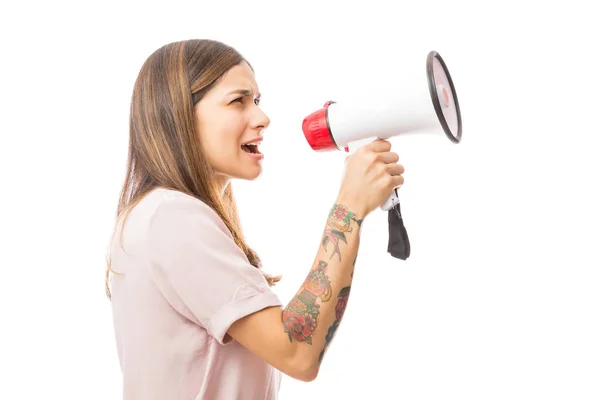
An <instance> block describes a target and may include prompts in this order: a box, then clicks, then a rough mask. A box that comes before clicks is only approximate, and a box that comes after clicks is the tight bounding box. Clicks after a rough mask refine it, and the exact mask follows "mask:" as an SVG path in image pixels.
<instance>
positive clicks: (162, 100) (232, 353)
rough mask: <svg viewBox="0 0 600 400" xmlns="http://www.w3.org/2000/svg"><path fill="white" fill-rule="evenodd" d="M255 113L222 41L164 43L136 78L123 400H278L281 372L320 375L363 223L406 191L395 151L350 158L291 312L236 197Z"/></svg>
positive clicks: (119, 324)
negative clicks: (251, 240)
mask: <svg viewBox="0 0 600 400" xmlns="http://www.w3.org/2000/svg"><path fill="white" fill-rule="evenodd" d="M259 100H260V93H259V89H258V85H257V83H256V81H255V79H254V73H253V69H252V67H251V66H250V64H249V63H248V62H247V61H246V60H245V59H244V58H243V57H242V56H241V55H240V54H239V53H238V52H237V51H236V50H234V49H233V48H231V47H229V46H227V45H225V44H223V43H220V42H217V41H212V40H189V41H182V42H177V43H171V44H168V45H166V46H164V47H162V48H160V49H158V50H157V51H156V52H154V53H153V54H152V55H151V56H150V57H149V58H148V59H147V60H146V62H145V63H144V64H143V66H142V68H141V70H140V72H139V76H138V78H137V80H136V82H135V86H134V90H133V96H132V99H131V110H130V112H131V115H130V127H129V134H130V139H129V157H128V168H127V175H126V179H125V182H124V186H123V189H122V193H121V198H120V201H119V205H118V210H117V221H116V224H115V233H118V234H115V235H113V238H112V242H111V245H110V251H109V258H108V268H107V282H106V284H107V295H108V296H109V298H111V304H112V310H113V315H114V329H115V338H116V344H117V352H118V356H119V360H120V364H121V368H122V371H123V396H124V399H144V400H151V399H170V400H174V399H213V400H219V399H226V400H230V399H231V400H233V399H237V400H244V399H276V398H277V392H278V390H279V385H280V382H281V372H283V373H285V374H287V375H289V376H291V377H293V378H295V379H299V380H302V381H311V380H313V379H315V377H316V376H317V373H318V371H319V366H320V364H321V362H322V360H323V356H324V354H325V351H326V349H327V346H329V344H330V343H331V340H332V339H333V336H334V333H335V331H336V329H337V327H338V325H339V324H340V321H341V319H342V316H343V314H344V310H345V308H346V304H347V301H348V296H349V294H350V286H351V283H352V277H353V269H354V262H355V260H356V255H357V251H358V246H359V234H360V227H361V222H362V221H363V219H364V218H365V217H366V216H367V215H368V214H369V213H370V212H371V211H372V210H374V209H375V208H377V207H378V206H379V205H380V204H382V203H383V201H384V200H385V199H386V198H387V196H388V195H389V194H390V193H391V191H392V190H393V188H394V187H398V186H400V185H402V184H403V182H404V180H403V177H402V173H403V172H404V168H403V167H402V165H400V164H398V163H397V161H398V155H397V154H396V153H393V152H390V149H391V145H390V143H389V142H388V141H385V140H376V141H373V142H371V143H369V144H367V145H365V146H363V147H361V148H360V149H358V150H357V151H356V152H355V153H354V154H353V155H351V156H349V157H347V158H346V164H345V172H344V178H343V181H342V184H341V186H340V190H339V195H338V197H337V199H336V201H335V203H334V204H331V205H330V206H328V208H329V210H328V211H329V215H328V217H327V220H326V222H325V227H324V232H323V236H322V237H320V238H318V240H319V241H318V246H319V247H318V251H317V254H316V256H315V259H314V263H313V265H312V266H307V277H306V279H305V281H304V282H298V284H299V290H298V292H297V294H296V295H295V296H294V297H293V298H292V299H291V301H290V302H289V303H287V304H286V305H285V307H284V306H283V305H282V303H281V302H280V301H279V299H278V298H277V296H276V295H275V294H274V293H273V292H272V291H271V289H270V286H272V285H273V284H274V283H275V282H277V281H278V280H279V279H280V277H273V276H270V275H267V274H266V273H264V272H263V270H262V268H261V263H260V259H259V257H258V255H257V254H256V253H255V252H254V251H253V250H252V249H251V248H250V247H249V246H248V244H247V243H246V242H245V240H244V237H243V234H242V229H241V227H240V223H239V219H238V215H237V210H236V203H235V199H234V196H233V193H232V191H231V186H230V185H229V183H230V180H231V179H245V180H253V179H255V178H257V177H258V176H259V175H260V172H261V159H262V154H261V153H260V151H259V150H258V148H259V143H260V142H261V140H262V139H263V132H264V130H265V129H266V128H267V127H268V126H269V118H268V117H267V116H266V115H265V114H264V113H263V112H262V111H261V109H260V107H259ZM315 244H317V238H315ZM285 263H286V261H285V260H281V264H282V265H284V264H285ZM280 267H281V266H278V268H280ZM111 271H112V272H113V273H114V274H113V275H110V277H111V278H112V279H111V280H110V285H109V272H111Z"/></svg>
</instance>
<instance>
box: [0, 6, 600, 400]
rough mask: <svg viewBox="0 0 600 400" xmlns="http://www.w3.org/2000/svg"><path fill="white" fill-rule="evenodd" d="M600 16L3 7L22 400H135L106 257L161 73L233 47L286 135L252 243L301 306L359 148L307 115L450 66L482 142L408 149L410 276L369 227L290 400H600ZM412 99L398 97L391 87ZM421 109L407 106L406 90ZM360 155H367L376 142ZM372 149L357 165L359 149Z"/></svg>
mask: <svg viewBox="0 0 600 400" xmlns="http://www.w3.org/2000/svg"><path fill="white" fill-rule="evenodd" d="M591 4H592V3H589V2H585V1H570V2H541V1H539V2H533V1H503V2H493V3H489V2H478V3H475V2H473V3H472V4H470V2H469V1H453V2H443V1H436V2H433V1H419V2H416V1H413V2H381V1H369V2H360V3H350V2H341V1H340V2H329V1H303V2H296V3H288V2H275V1H272V2H266V1H252V2H239V3H235V2H216V1H215V2H212V1H211V2H205V1H190V2H175V1H169V2H166V1H165V2H126V1H124V2H107V1H103V2H70V3H67V2H60V1H59V2H56V1H53V2H41V1H37V2H28V3H19V5H16V3H13V4H12V5H3V6H1V10H0V20H1V23H0V30H1V33H2V35H1V36H0V37H1V39H0V41H1V43H2V46H1V55H0V57H1V63H0V71H1V73H0V84H1V86H0V87H1V93H2V95H1V97H0V101H1V102H2V104H1V105H2V107H1V111H0V115H1V117H0V132H1V138H2V141H1V144H0V154H1V157H0V166H1V168H0V174H1V179H2V189H1V193H2V195H1V196H0V199H1V201H2V204H1V208H0V232H1V235H2V237H1V242H0V243H1V258H0V265H1V266H2V283H3V284H2V290H1V291H0V296H1V298H0V300H1V303H0V304H1V307H2V313H1V315H2V317H1V320H2V325H3V327H2V328H1V329H0V335H1V340H0V369H1V370H0V372H1V378H0V382H1V383H0V398H2V399H34V398H53V399H54V398H56V399H90V400H91V399H118V398H121V381H120V378H121V377H120V369H119V364H118V359H117V354H116V349H115V345H114V339H113V331H112V319H111V318H112V317H111V312H110V304H109V301H108V300H107V299H106V297H105V296H104V287H103V285H104V256H105V251H106V246H107V241H108V238H109V236H110V233H111V229H112V224H113V222H114V212H115V210H116V204H117V199H118V191H119V189H120V186H121V183H122V179H123V177H124V173H125V165H126V164H125V162H126V155H127V144H128V111H129V108H128V107H129V99H130V95H131V91H132V88H133V84H134V81H135V78H136V75H137V73H138V71H139V68H140V67H141V65H142V63H143V61H144V60H145V59H146V57H147V56H148V55H150V53H151V52H153V51H154V50H156V49H157V48H158V47H160V46H162V45H164V44H166V43H169V42H172V41H176V40H183V39H189V38H210V39H216V40H221V41H223V42H225V43H227V44H230V45H232V46H234V47H235V48H236V49H238V50H239V51H240V52H241V53H242V54H243V55H244V56H246V57H247V58H248V59H249V60H250V62H251V63H252V64H253V66H254V68H255V70H256V78H257V82H258V84H259V87H260V90H261V92H262V94H263V102H262V104H263V109H264V110H265V111H266V112H267V114H268V115H269V116H270V118H271V121H272V123H271V126H270V127H269V129H268V130H267V131H266V132H265V141H264V145H263V146H262V152H263V153H264V154H265V160H264V162H263V166H264V170H263V174H262V175H261V177H260V178H259V179H257V180H256V181H254V182H243V181H234V182H233V185H234V188H235V192H236V196H237V200H238V203H239V208H240V213H241V218H242V223H243V227H244V230H245V234H246V236H247V239H248V241H249V243H250V244H251V246H253V247H254V248H255V249H256V250H257V251H258V253H259V254H260V255H261V257H262V259H263V263H264V266H265V269H266V270H267V271H269V272H271V273H282V274H284V279H283V281H282V282H280V284H278V285H277V286H276V287H275V289H274V290H275V291H276V293H277V294H278V295H279V296H280V297H281V299H282V301H284V302H285V303H287V302H288V301H289V300H290V299H291V298H292V296H293V295H294V294H295V292H296V290H297V289H298V287H299V285H300V284H301V282H302V280H303V279H304V278H305V277H306V274H307V272H308V270H309V268H310V266H311V263H312V261H313V258H314V256H315V254H316V251H317V250H318V246H319V239H320V237H321V234H322V229H323V227H324V224H325V221H326V217H327V213H328V211H329V207H330V206H331V204H332V202H333V201H334V200H335V196H336V194H337V190H338V188H339V182H340V178H341V173H342V167H343V160H344V156H345V154H344V153H342V152H332V153H324V154H322V153H315V152H313V151H312V150H311V149H310V148H309V146H308V144H307V143H306V141H305V139H304V137H303V134H302V131H301V122H302V119H303V118H304V117H305V116H306V115H307V114H309V113H311V112H312V111H314V110H316V109H318V108H320V107H321V106H322V105H323V103H324V102H325V101H327V100H339V99H344V98H345V99H348V98H353V96H359V95H360V96H363V97H362V99H363V100H364V102H365V104H369V102H370V101H376V97H374V96H371V97H369V95H368V93H369V88H371V87H387V86H386V84H387V83H388V81H393V79H391V78H393V76H394V75H395V74H402V73H403V68H408V66H409V65H414V64H415V63H417V64H423V65H424V60H425V57H426V55H427V53H428V52H429V51H430V50H436V51H438V52H439V53H440V54H441V55H442V57H443V58H444V60H445V61H446V63H447V64H448V67H449V69H450V72H451V75H452V78H453V80H454V83H455V85H456V91H457V93H458V96H459V104H460V107H461V110H462V116H463V141H462V143H460V144H459V145H455V144H452V143H451V142H450V141H448V140H447V139H446V138H445V137H444V136H442V135H440V136H436V135H423V136H416V135H415V136H410V137H409V136H406V137H395V138H392V139H390V141H391V142H392V149H393V150H394V151H396V152H398V153H399V155H400V163H402V164H403V165H404V166H405V168H406V173H405V174H404V176H405V179H406V183H405V185H404V186H403V187H402V189H401V202H402V211H403V215H404V220H405V226H406V228H407V230H408V234H409V237H410V240H411V245H412V254H411V257H410V258H409V259H408V260H407V261H401V260H397V259H394V258H392V257H391V256H390V255H389V254H387V252H386V248H387V239H388V236H387V228H388V226H387V213H384V212H382V211H379V212H377V211H376V212H374V213H373V214H371V215H370V216H369V217H368V218H367V220H366V221H365V223H364V225H363V234H362V244H361V247H360V249H359V256H358V261H357V264H356V272H355V275H354V283H353V289H352V295H351V298H350V302H349V304H348V309H347V312H346V314H345V317H344V321H343V322H342V325H341V326H340V329H339V330H338V332H337V335H336V338H335V339H334V342H333V343H332V345H331V346H330V348H329V350H328V354H327V357H326V359H325V360H324V362H323V365H322V368H321V373H320V375H319V376H318V378H317V379H316V380H315V381H314V382H311V383H303V382H299V381H295V380H293V379H291V378H289V377H284V378H283V382H282V387H281V392H280V397H281V399H284V400H294V399H307V398H311V399H332V398H346V397H348V396H352V397H353V398H376V399H410V400H434V399H435V400H439V399H461V400H466V399H473V400H475V399H477V400H480V399H486V400H487V399H527V400H529V399H578V400H584V399H586V400H587V399H598V398H600V340H599V338H600V289H599V288H600V270H599V269H600V256H599V255H598V250H599V248H600V233H599V228H598V227H599V226H600V225H599V224H600V215H599V214H600V213H599V211H598V204H600V196H599V194H598V183H599V179H598V173H599V172H600V161H599V159H600V157H599V156H598V154H599V148H600V138H599V137H600V128H599V116H600V81H599V80H598V73H597V68H598V65H599V64H600V57H599V56H598V52H597V49H598V45H597V40H598V38H599V37H600V28H598V23H597V18H596V17H595V16H594V15H597V14H594V12H592V5H591ZM389 90H390V91H393V87H391V88H389ZM397 95H398V96H402V95H403V93H401V92H398V93H397ZM355 147H356V146H354V148H355ZM351 150H352V149H351Z"/></svg>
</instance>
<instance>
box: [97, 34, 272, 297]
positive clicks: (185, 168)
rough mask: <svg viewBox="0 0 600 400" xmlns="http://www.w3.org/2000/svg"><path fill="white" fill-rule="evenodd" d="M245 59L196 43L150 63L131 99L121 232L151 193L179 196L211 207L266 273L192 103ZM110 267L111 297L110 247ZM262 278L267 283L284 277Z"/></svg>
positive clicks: (216, 45) (177, 45)
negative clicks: (205, 146)
mask: <svg viewBox="0 0 600 400" xmlns="http://www.w3.org/2000/svg"><path fill="white" fill-rule="evenodd" d="M243 61H246V60H245V59H244V58H243V57H242V56H241V54H240V53H238V52H237V51H236V50H235V49H233V48H231V47H230V46H227V45H226V44H224V43H221V42H218V41H214V40H207V39H205V40H200V39H194V40H186V41H179V42H174V43H170V44H167V45H165V46H163V47H161V48H159V49H158V50H156V51H155V52H154V53H152V54H151V55H150V56H149V57H148V59H147V60H146V61H145V62H144V64H143V65H142V67H141V70H140V72H139V74H138V77H137V79H136V81H135V85H134V88H133V95H132V97H131V108H130V117H129V153H128V159H127V173H126V176H125V181H124V183H123V187H122V189H121V194H120V198H119V202H118V207H117V222H116V224H115V231H116V227H117V226H118V225H119V221H122V222H123V224H122V228H123V227H124V224H125V221H126V220H127V216H128V215H129V213H130V212H131V210H132V209H133V208H134V207H135V205H136V204H138V203H139V201H140V200H142V199H143V198H144V197H145V196H146V195H147V194H148V193H150V192H151V191H152V190H153V189H155V188H158V187H163V188H167V189H173V190H178V191H180V192H183V193H185V194H188V195H190V196H193V197H195V198H197V199H199V200H201V201H203V202H204V203H205V204H207V205H208V206H209V207H211V208H212V209H213V210H214V211H215V212H216V213H217V214H218V215H219V217H221V219H222V220H223V222H224V223H225V225H226V226H227V228H228V229H229V231H230V232H231V234H232V236H233V239H234V241H235V243H236V244H237V245H238V246H239V247H240V249H242V251H243V252H244V253H245V254H246V256H247V257H248V260H249V261H250V263H251V264H252V265H254V266H255V267H256V268H261V263H260V258H259V257H258V255H257V254H256V252H254V250H252V249H251V248H250V247H249V246H248V244H247V243H246V241H245V239H244V235H243V233H242V227H241V225H240V220H239V217H238V210H237V205H236V202H235V198H234V196H233V192H232V189H231V185H230V184H228V185H227V187H226V189H225V190H224V192H222V190H223V189H222V187H221V185H220V183H219V182H218V181H217V179H216V174H215V170H214V169H213V167H212V166H211V165H210V163H209V162H208V160H207V159H206V157H205V156H204V153H203V150H202V148H201V145H200V138H199V136H198V134H197V132H196V131H195V130H194V105H196V104H197V103H198V102H199V101H200V100H201V99H202V98H203V97H204V95H205V94H206V93H207V92H208V91H209V90H210V89H211V88H212V87H213V86H214V85H215V84H216V83H217V82H218V81H219V79H220V78H221V77H222V76H223V75H224V74H225V73H226V72H227V71H228V70H229V69H230V68H232V67H233V66H235V65H237V64H239V63H241V62H243ZM246 62H247V61H246ZM248 65H250V63H248ZM250 68H252V67H250ZM115 231H113V236H114V232H115ZM121 238H122V237H121ZM121 246H122V242H121ZM106 262H107V265H106V282H105V284H106V295H107V297H108V298H109V299H110V297H111V293H110V286H109V277H110V272H113V273H116V274H119V273H118V272H116V271H113V270H112V268H111V260H110V249H109V254H108V257H107V260H106ZM263 275H264V276H265V279H266V280H267V281H268V282H269V285H274V284H275V283H276V282H278V281H279V280H280V279H281V276H277V277H273V276H270V275H267V274H265V273H264V272H263Z"/></svg>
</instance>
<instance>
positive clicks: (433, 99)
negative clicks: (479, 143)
mask: <svg viewBox="0 0 600 400" xmlns="http://www.w3.org/2000/svg"><path fill="white" fill-rule="evenodd" d="M400 73H401V72H400ZM404 80H405V81H406V82H407V84H406V85H405V86H406V87H393V88H391V89H393V90H390V92H391V93H392V94H391V95H390V96H389V98H388V97H387V96H382V97H381V98H376V99H374V100H373V101H370V102H366V101H364V100H361V101H354V102H346V103H343V102H341V103H336V102H333V101H328V102H327V103H325V105H324V106H323V108H321V109H320V110H317V111H315V112H313V113H312V114H310V115H309V116H307V117H306V118H305V119H304V121H303V123H302V130H303V132H304V136H305V137H306V140H307V141H308V143H309V144H310V146H311V148H312V149H313V150H315V151H331V150H342V149H344V150H345V151H348V145H349V143H351V142H354V141H357V140H362V139H366V138H369V137H377V138H379V139H388V138H390V137H392V136H397V135H401V134H406V133H428V132H433V133H444V134H445V135H446V136H447V137H448V138H449V139H450V140H451V141H452V142H454V143H459V142H460V140H461V136H462V120H461V115H460V108H459V106H458V98H457V96H456V90H455V89H454V84H453V82H452V78H450V73H449V72H448V68H447V67H446V64H445V63H444V61H443V60H442V57H441V56H440V55H439V54H438V53H437V52H435V51H431V52H430V53H429V55H428V56H427V62H426V66H425V71H423V70H420V71H419V73H418V74H417V75H416V76H412V77H411V76H408V77H406V76H405V79H404ZM398 203H399V199H398V194H397V192H396V190H394V191H393V193H392V194H391V195H390V197H389V198H388V199H387V200H386V201H385V202H384V203H383V204H382V205H381V209H382V210H384V211H387V210H390V209H391V208H392V207H394V206H396V205H397V204H398Z"/></svg>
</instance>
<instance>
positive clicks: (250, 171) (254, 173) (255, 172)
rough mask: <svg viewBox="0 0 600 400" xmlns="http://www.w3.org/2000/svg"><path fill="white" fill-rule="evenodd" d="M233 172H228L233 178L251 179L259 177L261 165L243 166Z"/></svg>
mask: <svg viewBox="0 0 600 400" xmlns="http://www.w3.org/2000/svg"><path fill="white" fill-rule="evenodd" d="M236 172H237V173H235V174H230V176H232V177H233V178H235V179H241V180H244V181H253V180H255V179H257V178H258V177H260V175H261V173H262V167H261V166H260V165H256V166H253V167H252V168H245V169H243V170H241V171H236Z"/></svg>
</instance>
